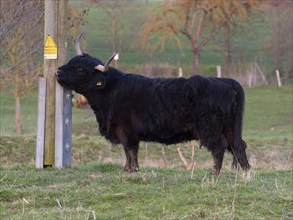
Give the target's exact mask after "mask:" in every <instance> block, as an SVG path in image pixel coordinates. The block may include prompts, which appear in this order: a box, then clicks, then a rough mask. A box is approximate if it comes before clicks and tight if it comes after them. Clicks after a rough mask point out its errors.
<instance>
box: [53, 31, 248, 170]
mask: <svg viewBox="0 0 293 220" xmlns="http://www.w3.org/2000/svg"><path fill="white" fill-rule="evenodd" d="M80 37H81V35H80V36H79V38H78V39H77V41H76V50H77V53H78V56H76V57H74V58H72V59H71V60H70V61H69V62H68V64H66V65H64V66H61V67H59V69H58V71H57V72H56V78H57V80H58V82H59V83H60V84H61V85H62V86H64V87H66V88H68V89H72V90H75V91H76V92H78V93H80V94H82V95H84V96H85V97H86V98H87V99H88V102H89V104H90V106H91V108H92V109H93V111H94V113H95V115H96V119H97V122H98V123H99V130H100V133H101V134H102V135H103V136H105V137H106V139H108V140H109V141H111V142H112V143H114V144H118V143H121V144H122V145H123V146H124V150H125V154H126V164H125V167H124V170H125V171H127V172H136V171H137V170H138V162H137V153H138V146H139V142H140V141H153V142H160V143H164V144H175V143H179V142H184V141H189V140H199V141H200V143H201V145H203V146H205V147H206V148H207V149H208V150H209V151H210V152H211V153H212V155H213V159H214V170H213V174H214V175H218V174H219V173H220V170H221V167H222V161H223V157H224V152H225V150H228V151H229V152H231V153H232V154H233V163H232V168H237V167H238V163H239V164H240V166H241V168H242V169H243V170H245V171H247V170H248V169H249V167H250V166H249V163H248V161H247V156H246V152H245V150H246V143H245V141H243V140H242V118H243V111H244V91H243V89H242V87H241V85H240V84H239V83H238V82H236V81H235V80H233V79H219V78H211V77H202V76H198V75H196V76H192V77H190V78H188V79H185V78H148V77H144V76H142V75H137V74H126V73H123V72H121V71H119V70H117V69H115V68H112V67H109V64H110V62H111V61H112V59H113V57H114V56H112V57H111V58H110V59H109V60H108V61H107V62H106V63H105V64H103V63H102V62H101V61H100V60H98V59H96V58H94V57H92V56H90V55H88V54H83V53H82V52H81V50H80V48H79V41H80Z"/></svg>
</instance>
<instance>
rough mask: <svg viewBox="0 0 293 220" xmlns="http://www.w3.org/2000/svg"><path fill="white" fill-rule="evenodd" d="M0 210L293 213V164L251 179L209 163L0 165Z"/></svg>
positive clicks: (24, 214)
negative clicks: (132, 168)
mask: <svg viewBox="0 0 293 220" xmlns="http://www.w3.org/2000/svg"><path fill="white" fill-rule="evenodd" d="M0 170H1V174H0V182H1V185H0V201H1V205H0V209H1V210H0V213H1V214H0V218H1V217H2V218H4V219H5V218H10V219H56V218H58V219H94V216H95V217H96V219H215V218H216V219H290V218H292V217H293V213H292V211H293V207H292V202H293V200H292V172H291V171H253V172H252V176H251V178H250V179H247V178H243V177H242V176H241V175H240V174H238V175H237V176H236V175H233V174H231V173H230V172H224V173H222V174H221V175H220V176H219V178H216V179H213V178H211V177H210V175H209V172H208V171H207V170H199V169H197V170H195V171H194V173H192V172H191V171H185V170H183V169H158V168H156V169H154V168H153V169H150V168H144V169H142V170H141V171H140V172H138V173H135V174H127V173H124V172H122V171H121V170H122V167H121V166H117V165H112V164H100V163H90V164H87V165H82V166H78V167H73V168H71V169H61V170H57V169H51V168H50V169H45V170H37V169H35V168H34V167H32V166H25V165H23V166H16V167H10V168H1V169H0Z"/></svg>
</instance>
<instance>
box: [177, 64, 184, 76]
mask: <svg viewBox="0 0 293 220" xmlns="http://www.w3.org/2000/svg"><path fill="white" fill-rule="evenodd" d="M178 77H183V70H182V67H181V66H180V67H179V69H178Z"/></svg>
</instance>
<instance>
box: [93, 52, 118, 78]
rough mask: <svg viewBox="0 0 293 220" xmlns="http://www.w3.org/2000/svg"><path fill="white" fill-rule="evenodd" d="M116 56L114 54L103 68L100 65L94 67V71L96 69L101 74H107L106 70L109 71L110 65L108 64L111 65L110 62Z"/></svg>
mask: <svg viewBox="0 0 293 220" xmlns="http://www.w3.org/2000/svg"><path fill="white" fill-rule="evenodd" d="M115 56H116V53H114V54H113V55H112V56H111V57H110V58H109V59H108V60H107V61H106V63H105V66H103V65H101V64H99V65H97V66H95V69H97V70H99V71H101V72H103V73H104V72H107V71H108V69H109V65H110V63H111V61H112V60H113V59H114V57H115Z"/></svg>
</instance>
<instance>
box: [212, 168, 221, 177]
mask: <svg viewBox="0 0 293 220" xmlns="http://www.w3.org/2000/svg"><path fill="white" fill-rule="evenodd" d="M219 174H220V170H218V169H213V171H212V175H213V176H219Z"/></svg>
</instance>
